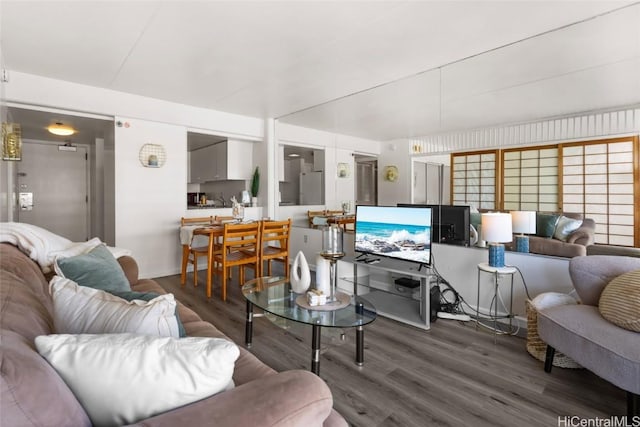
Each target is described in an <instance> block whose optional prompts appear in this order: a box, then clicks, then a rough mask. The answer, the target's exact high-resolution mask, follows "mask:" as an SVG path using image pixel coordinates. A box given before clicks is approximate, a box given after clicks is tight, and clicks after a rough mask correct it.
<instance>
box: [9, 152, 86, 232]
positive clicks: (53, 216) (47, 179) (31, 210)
mask: <svg viewBox="0 0 640 427" xmlns="http://www.w3.org/2000/svg"><path fill="white" fill-rule="evenodd" d="M75 148H76V150H75V151H60V150H59V149H58V145H57V144H55V143H50V144H42V143H29V142H24V143H23V144H22V160H21V161H19V162H16V163H17V174H18V176H17V180H16V182H17V192H18V194H19V198H20V200H19V203H18V213H17V218H18V219H17V221H19V222H25V223H28V224H33V225H37V226H38V227H42V228H44V229H46V230H49V231H51V232H53V233H55V234H58V235H60V236H63V237H66V238H67V239H69V240H71V241H73V242H82V241H86V240H88V239H89V227H88V203H87V200H88V191H87V189H88V183H87V179H88V161H87V148H86V147H82V146H79V147H75Z"/></svg>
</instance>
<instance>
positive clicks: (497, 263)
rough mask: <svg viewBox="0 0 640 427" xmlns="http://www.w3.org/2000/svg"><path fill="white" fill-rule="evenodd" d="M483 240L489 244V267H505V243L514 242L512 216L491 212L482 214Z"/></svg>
mask: <svg viewBox="0 0 640 427" xmlns="http://www.w3.org/2000/svg"><path fill="white" fill-rule="evenodd" d="M481 224H482V225H481V226H480V229H481V231H482V240H486V241H487V242H488V243H489V266H490V267H504V245H503V244H502V243H504V242H510V241H511V240H513V236H512V232H511V215H510V214H508V213H501V212H491V213H483V214H482V222H481Z"/></svg>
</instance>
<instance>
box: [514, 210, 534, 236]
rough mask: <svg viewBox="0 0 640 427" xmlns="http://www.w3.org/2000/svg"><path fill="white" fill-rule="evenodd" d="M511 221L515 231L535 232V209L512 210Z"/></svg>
mask: <svg viewBox="0 0 640 427" xmlns="http://www.w3.org/2000/svg"><path fill="white" fill-rule="evenodd" d="M511 221H512V228H513V232H514V233H522V234H535V232H536V212H535V211H511Z"/></svg>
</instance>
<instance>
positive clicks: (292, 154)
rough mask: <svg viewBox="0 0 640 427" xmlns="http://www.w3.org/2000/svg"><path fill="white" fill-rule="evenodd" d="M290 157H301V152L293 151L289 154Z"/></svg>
mask: <svg viewBox="0 0 640 427" xmlns="http://www.w3.org/2000/svg"><path fill="white" fill-rule="evenodd" d="M289 157H300V154H297V153H291V154H289Z"/></svg>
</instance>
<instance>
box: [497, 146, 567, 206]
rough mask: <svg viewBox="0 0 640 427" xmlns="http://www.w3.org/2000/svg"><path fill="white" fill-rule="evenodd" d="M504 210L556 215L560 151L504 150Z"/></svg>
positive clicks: (547, 148)
mask: <svg viewBox="0 0 640 427" xmlns="http://www.w3.org/2000/svg"><path fill="white" fill-rule="evenodd" d="M503 157H504V160H503V171H504V187H503V188H504V196H503V200H504V209H505V210H514V211H515V210H529V211H542V212H557V211H558V210H559V209H558V147H557V146H553V147H545V148H527V149H514V150H505V151H504V156H503Z"/></svg>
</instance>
